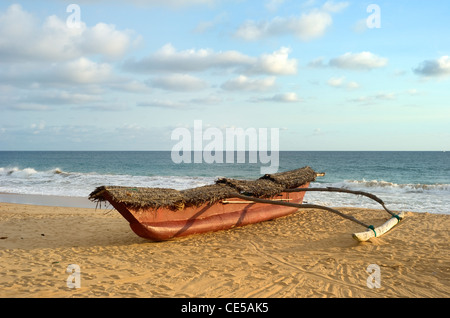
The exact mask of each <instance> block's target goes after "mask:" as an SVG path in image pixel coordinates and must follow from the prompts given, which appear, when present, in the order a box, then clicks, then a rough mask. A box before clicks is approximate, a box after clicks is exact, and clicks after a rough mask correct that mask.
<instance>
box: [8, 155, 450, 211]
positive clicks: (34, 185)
mask: <svg viewBox="0 0 450 318" xmlns="http://www.w3.org/2000/svg"><path fill="white" fill-rule="evenodd" d="M246 162H248V160H246ZM261 166H264V165H262V164H259V163H257V164H253V163H252V164H250V163H239V164H238V163H229V164H207V163H191V164H187V163H181V164H176V163H174V162H173V161H172V159H171V152H170V151H149V152H145V151H139V152H130V151H110V152H109V151H107V152H105V151H99V152H96V151H86V152H85V151H74V152H70V151H62V152H59V151H43V152H41V151H30V152H28V151H0V193H11V194H24V195H27V194H33V195H46V196H68V197H82V198H86V197H88V195H89V193H90V192H92V191H93V190H94V189H95V188H96V187H98V186H101V185H119V186H133V187H160V188H173V189H177V190H182V189H187V188H193V187H198V186H203V185H207V184H212V183H214V181H215V180H216V179H217V178H218V177H230V178H240V179H256V178H259V177H260V176H261V173H260V168H261ZM266 166H267V165H266ZM304 166H310V167H311V168H313V169H314V170H315V171H317V172H325V173H326V175H325V177H318V178H317V180H316V181H315V182H314V183H312V185H311V187H329V186H331V187H339V188H345V189H350V190H359V191H366V192H370V193H372V194H375V195H377V196H378V197H379V198H381V199H382V200H383V201H384V202H385V203H386V205H387V207H388V208H390V209H391V210H396V211H416V212H429V213H440V214H450V152H336V151H330V152H327V151H312V152H308V151H301V152H280V154H279V170H278V171H279V172H282V171H287V170H292V169H297V168H300V167H304ZM305 201H306V202H308V203H314V204H321V205H326V206H332V207H343V206H350V207H367V208H381V207H380V205H378V203H376V202H374V201H372V200H370V199H368V198H365V197H361V196H355V195H350V194H341V193H326V192H322V193H321V192H307V193H306V195H305Z"/></svg>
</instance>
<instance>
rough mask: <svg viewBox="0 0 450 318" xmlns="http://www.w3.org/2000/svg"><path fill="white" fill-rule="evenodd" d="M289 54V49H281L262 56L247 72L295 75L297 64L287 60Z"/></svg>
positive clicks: (295, 61)
mask: <svg viewBox="0 0 450 318" xmlns="http://www.w3.org/2000/svg"><path fill="white" fill-rule="evenodd" d="M289 53H291V50H290V49H289V48H286V47H282V48H281V49H279V50H278V51H275V52H273V53H271V54H263V55H262V56H261V57H259V58H258V59H257V60H256V62H255V63H254V65H253V66H251V67H250V68H249V71H250V72H255V73H262V74H278V75H291V74H296V73H297V67H298V63H297V60H295V59H289Z"/></svg>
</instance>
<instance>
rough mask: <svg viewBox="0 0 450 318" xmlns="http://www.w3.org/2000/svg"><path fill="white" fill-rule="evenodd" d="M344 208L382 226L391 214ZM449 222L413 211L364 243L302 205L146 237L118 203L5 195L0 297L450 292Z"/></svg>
mask: <svg viewBox="0 0 450 318" xmlns="http://www.w3.org/2000/svg"><path fill="white" fill-rule="evenodd" d="M341 210H342V211H344V212H345V213H348V214H351V215H354V216H356V217H357V218H358V219H361V220H364V221H367V222H371V223H372V224H375V225H380V224H382V223H384V222H385V221H386V219H387V218H388V217H389V215H388V214H387V213H385V211H383V210H368V209H358V208H344V209H341ZM449 228H450V216H449V215H442V214H431V213H414V212H408V213H407V216H406V218H405V220H404V221H402V222H401V223H400V224H399V225H398V226H396V227H395V228H394V229H393V230H392V231H391V232H389V233H387V234H386V235H385V236H383V237H380V238H375V239H371V240H370V241H368V242H364V243H358V242H356V241H355V240H354V239H353V238H352V237H351V234H352V233H353V232H360V231H363V230H364V229H363V228H361V227H360V226H359V225H357V224H354V223H352V222H349V221H348V220H345V219H342V218H339V217H338V216H336V215H334V214H331V213H329V212H327V211H321V210H301V211H299V212H297V213H295V214H293V215H291V216H287V217H283V218H279V219H276V220H273V221H268V222H263V223H258V224H253V225H248V226H245V227H241V228H235V229H231V230H227V231H220V232H214V233H207V234H201V235H193V236H189V237H184V238H179V239H176V240H172V241H166V242H151V241H148V240H145V239H142V238H140V237H138V236H136V235H135V234H134V233H133V231H131V229H130V228H129V225H128V222H127V221H126V220H125V219H124V218H123V217H122V216H120V214H119V213H118V212H117V211H115V210H113V209H111V208H106V209H97V210H95V209H86V208H63V207H49V206H37V205H22V204H12V203H0V259H1V262H0V297H3V298H4V297H42V298H53V297H79V298H87V297H91V298H93V297H157V298H160V297H231V298H235V297H239V298H250V297H258V298H270V297H273V298H286V297H289V298H303V297H346V298H347V297H376V298H378V297H380V298H384V297H389V298H392V297H425V298H435V297H449V296H450V249H449V244H448V240H449V232H448V229H449ZM71 264H75V265H78V268H79V273H78V274H79V276H76V277H75V276H74V274H73V273H72V272H68V271H67V269H68V267H69V265H71ZM373 266H375V268H378V269H379V271H378V273H376V271H375V272H372V271H370V272H369V271H368V268H374V267H373ZM374 274H377V275H378V276H376V277H374V276H373V275H374ZM69 276H70V277H75V278H74V280H72V278H70V281H71V282H75V281H78V283H79V286H78V287H79V288H75V287H74V288H70V286H72V287H73V285H70V284H68V278H69ZM375 281H378V285H376V284H374V283H373V282H375Z"/></svg>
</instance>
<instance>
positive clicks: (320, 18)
mask: <svg viewBox="0 0 450 318" xmlns="http://www.w3.org/2000/svg"><path fill="white" fill-rule="evenodd" d="M347 6H348V3H347V2H339V3H332V2H330V1H329V2H326V3H325V4H324V5H323V6H322V7H321V8H319V9H312V10H311V11H310V12H308V13H303V14H302V15H300V16H293V17H275V18H273V19H272V20H270V21H264V20H263V21H254V20H249V21H246V22H244V23H243V24H242V25H241V26H240V27H239V28H238V29H237V31H236V32H235V36H236V37H238V38H241V39H244V40H247V41H257V40H261V39H264V38H267V37H278V36H283V35H291V34H292V35H295V36H297V37H298V38H300V39H301V40H303V41H308V40H312V39H314V38H318V37H321V36H323V35H324V34H325V32H326V31H327V29H328V28H329V27H330V26H331V25H332V23H333V18H332V16H331V13H336V12H339V11H341V10H343V9H344V8H346V7H347Z"/></svg>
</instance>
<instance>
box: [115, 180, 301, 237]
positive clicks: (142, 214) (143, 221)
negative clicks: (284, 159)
mask: <svg viewBox="0 0 450 318" xmlns="http://www.w3.org/2000/svg"><path fill="white" fill-rule="evenodd" d="M308 186H309V183H307V184H304V185H303V186H301V187H299V188H307V187H308ZM304 195H305V192H292V193H285V192H283V193H281V194H280V195H279V196H277V197H274V198H272V199H274V200H286V201H287V202H291V203H297V204H301V203H302V201H303V197H304ZM107 199H108V201H109V202H110V203H111V204H112V205H113V206H114V208H115V209H116V210H117V211H119V213H120V214H122V216H123V217H124V218H125V219H126V220H128V222H130V227H131V229H132V230H133V231H134V232H135V233H136V234H137V235H139V236H140V237H143V238H146V239H150V240H153V241H165V240H170V239H173V238H176V237H181V236H186V235H192V234H200V233H205V232H212V231H220V230H227V229H231V228H234V227H239V226H244V225H248V224H252V223H258V222H263V221H267V220H272V219H275V218H279V217H282V216H286V215H289V214H292V213H294V212H296V211H297V210H298V209H297V208H292V207H286V206H280V205H271V204H264V203H253V202H250V203H247V202H244V203H241V202H243V201H242V200H241V199H236V198H230V199H227V200H223V201H219V202H217V203H214V204H204V205H201V206H199V207H188V208H185V209H182V210H179V211H173V210H170V209H165V208H159V209H152V208H148V209H138V208H132V207H129V206H126V205H125V204H123V203H119V202H114V200H113V199H112V198H111V197H108V198H107ZM233 201H234V202H236V203H228V202H233Z"/></svg>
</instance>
